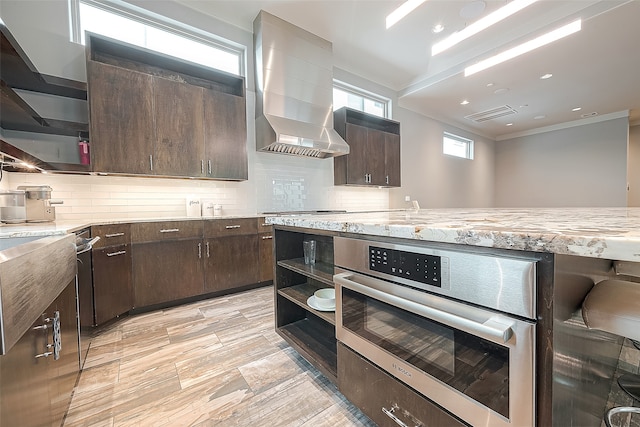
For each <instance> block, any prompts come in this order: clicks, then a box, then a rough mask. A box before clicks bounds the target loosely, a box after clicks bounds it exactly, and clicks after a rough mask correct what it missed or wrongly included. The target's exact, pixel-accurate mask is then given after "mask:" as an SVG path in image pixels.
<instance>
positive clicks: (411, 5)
mask: <svg viewBox="0 0 640 427" xmlns="http://www.w3.org/2000/svg"><path fill="white" fill-rule="evenodd" d="M425 1H426V0H407V1H405V2H404V3H402V4H401V5H400V6H399V7H398V8H397V9H396V10H394V11H393V12H391V13H390V14H389V15H387V30H388V29H389V28H391V27H392V26H393V25H394V24H395V23H396V22H398V21H399V20H401V19H402V18H404V17H405V16H407V15H408V14H410V13H411V12H413V10H414V9H415V8H416V7H418V6H420V5H421V4H422V3H424V2H425Z"/></svg>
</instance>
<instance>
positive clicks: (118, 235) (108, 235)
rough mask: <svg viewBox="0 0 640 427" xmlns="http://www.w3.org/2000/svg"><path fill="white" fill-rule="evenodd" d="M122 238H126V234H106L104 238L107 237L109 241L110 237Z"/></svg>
mask: <svg viewBox="0 0 640 427" xmlns="http://www.w3.org/2000/svg"><path fill="white" fill-rule="evenodd" d="M120 236H124V233H111V234H105V235H104V237H106V238H107V239H108V238H109V237H120Z"/></svg>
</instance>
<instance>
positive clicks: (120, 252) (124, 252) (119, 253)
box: [107, 251, 127, 256]
mask: <svg viewBox="0 0 640 427" xmlns="http://www.w3.org/2000/svg"><path fill="white" fill-rule="evenodd" d="M126 253H127V251H118V252H111V253H108V254H107V256H117V255H124V254H126Z"/></svg>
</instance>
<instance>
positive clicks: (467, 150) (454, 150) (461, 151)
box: [442, 132, 473, 160]
mask: <svg viewBox="0 0 640 427" xmlns="http://www.w3.org/2000/svg"><path fill="white" fill-rule="evenodd" d="M442 153H443V154H446V155H448V156H455V157H461V158H463V159H469V160H473V140H471V139H467V138H463V137H461V136H458V135H454V134H452V133H449V132H444V134H443V136H442Z"/></svg>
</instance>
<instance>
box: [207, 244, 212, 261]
mask: <svg viewBox="0 0 640 427" xmlns="http://www.w3.org/2000/svg"><path fill="white" fill-rule="evenodd" d="M207 258H211V254H210V253H209V242H207Z"/></svg>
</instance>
